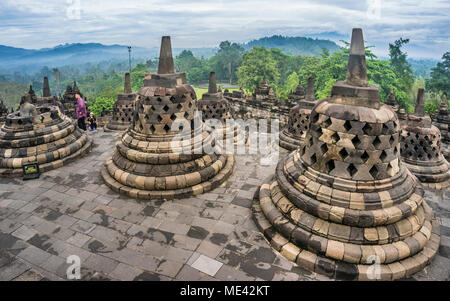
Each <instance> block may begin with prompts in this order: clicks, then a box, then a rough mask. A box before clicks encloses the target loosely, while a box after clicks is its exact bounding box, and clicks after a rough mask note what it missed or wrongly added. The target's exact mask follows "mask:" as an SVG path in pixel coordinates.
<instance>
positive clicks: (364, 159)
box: [361, 151, 370, 163]
mask: <svg viewBox="0 0 450 301" xmlns="http://www.w3.org/2000/svg"><path fill="white" fill-rule="evenodd" d="M369 157H370V156H369V154H368V153H367V152H366V151H364V153H363V154H362V155H361V159H362V160H363V162H364V163H366V161H367V159H369Z"/></svg>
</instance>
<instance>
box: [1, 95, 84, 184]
mask: <svg viewBox="0 0 450 301" xmlns="http://www.w3.org/2000/svg"><path fill="white" fill-rule="evenodd" d="M91 148H92V139H91V138H90V137H89V136H88V135H87V134H86V133H84V132H83V131H81V130H80V129H79V128H78V127H76V126H75V125H74V124H73V123H72V120H70V118H68V117H67V116H65V115H63V114H62V113H61V112H60V110H59V108H58V107H57V106H55V105H45V106H35V105H34V104H32V96H31V95H30V94H26V95H25V96H24V97H22V101H21V105H20V108H19V110H18V111H17V112H14V113H11V114H9V115H8V116H7V118H6V122H5V125H4V126H3V127H1V128H0V177H18V176H22V175H23V171H22V166H23V165H24V164H28V163H37V164H39V170H40V172H45V171H49V170H52V169H55V168H58V167H61V166H63V165H66V164H68V163H70V162H72V161H74V160H75V159H77V158H79V157H82V156H84V155H85V154H86V153H88V152H89V151H90V150H91Z"/></svg>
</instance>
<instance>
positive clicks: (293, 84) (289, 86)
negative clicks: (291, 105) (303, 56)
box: [284, 72, 300, 93]
mask: <svg viewBox="0 0 450 301" xmlns="http://www.w3.org/2000/svg"><path fill="white" fill-rule="evenodd" d="M299 81H300V78H299V77H298V75H297V73H296V72H292V73H291V75H289V76H288V78H287V80H286V83H285V85H284V89H285V90H286V92H287V93H291V92H293V91H295V89H296V88H297V86H298V84H299Z"/></svg>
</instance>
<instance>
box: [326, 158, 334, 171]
mask: <svg viewBox="0 0 450 301" xmlns="http://www.w3.org/2000/svg"><path fill="white" fill-rule="evenodd" d="M325 167H326V168H327V171H328V172H331V171H332V170H333V169H334V168H335V167H336V166H335V165H334V161H333V160H330V161H328V162H327V163H325Z"/></svg>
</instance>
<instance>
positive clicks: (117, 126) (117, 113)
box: [105, 72, 136, 131]
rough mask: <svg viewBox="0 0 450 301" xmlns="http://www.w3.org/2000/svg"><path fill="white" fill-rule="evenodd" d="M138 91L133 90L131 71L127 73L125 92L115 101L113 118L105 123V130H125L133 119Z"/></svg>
mask: <svg viewBox="0 0 450 301" xmlns="http://www.w3.org/2000/svg"><path fill="white" fill-rule="evenodd" d="M135 99H136V93H133V92H132V91H131V81H130V73H128V72H127V73H125V83H124V88H123V93H122V94H119V95H118V97H117V101H116V102H115V103H114V109H113V115H112V118H111V120H110V121H109V122H108V123H107V124H106V125H105V131H124V130H126V129H127V128H128V127H129V126H130V124H131V123H132V120H133V112H134V101H135Z"/></svg>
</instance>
